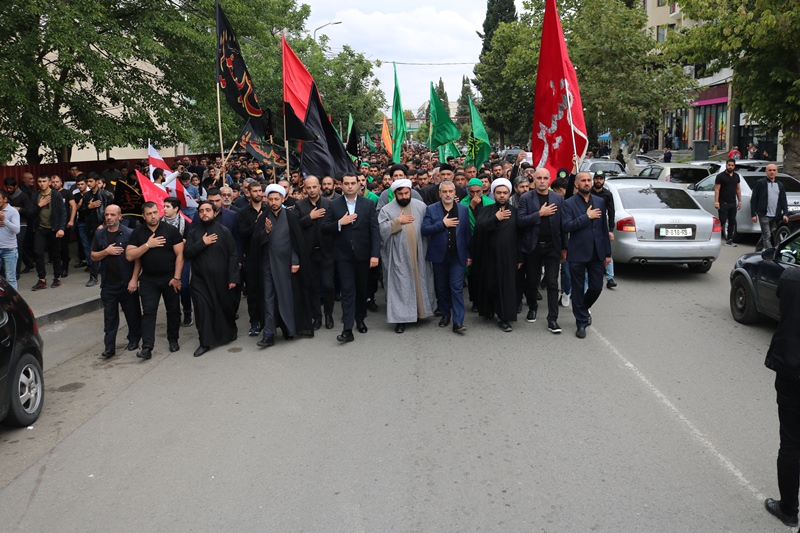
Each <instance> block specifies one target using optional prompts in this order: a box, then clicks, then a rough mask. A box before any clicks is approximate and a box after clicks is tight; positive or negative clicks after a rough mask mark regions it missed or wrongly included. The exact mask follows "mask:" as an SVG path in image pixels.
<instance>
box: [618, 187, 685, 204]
mask: <svg viewBox="0 0 800 533" xmlns="http://www.w3.org/2000/svg"><path fill="white" fill-rule="evenodd" d="M618 192H619V196H620V198H621V199H622V206H623V207H624V208H625V209H626V210H627V209H700V206H698V205H697V203H696V202H695V201H694V200H693V199H692V197H691V196H689V193H687V192H686V191H685V190H683V189H667V188H662V187H642V188H641V189H619V190H618Z"/></svg>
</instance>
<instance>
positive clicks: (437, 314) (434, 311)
mask: <svg viewBox="0 0 800 533" xmlns="http://www.w3.org/2000/svg"><path fill="white" fill-rule="evenodd" d="M433 316H442V312H441V311H439V307H438V306H437V307H436V309H434V310H433Z"/></svg>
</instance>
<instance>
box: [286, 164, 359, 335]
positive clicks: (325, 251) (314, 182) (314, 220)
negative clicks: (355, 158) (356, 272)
mask: <svg viewBox="0 0 800 533" xmlns="http://www.w3.org/2000/svg"><path fill="white" fill-rule="evenodd" d="M362 168H365V167H362ZM303 187H304V189H305V193H306V197H305V198H303V199H302V200H300V201H299V202H297V205H295V210H296V211H297V214H298V215H299V216H300V226H301V227H302V228H303V240H304V241H305V245H306V253H307V254H308V258H309V259H310V261H309V265H310V267H311V269H312V270H313V272H312V275H311V283H312V284H311V286H310V287H308V292H309V293H311V294H312V295H316V293H317V288H318V287H319V286H320V285H321V286H322V292H323V302H324V311H325V328H326V329H333V300H334V290H333V272H334V268H333V240H332V239H330V238H325V237H324V236H323V235H322V233H321V227H322V219H323V218H324V217H325V213H326V212H327V209H328V208H329V207H330V200H328V199H327V198H322V197H320V190H319V179H317V177H316V176H308V177H306V180H305V183H304V185H303ZM313 303H314V305H313V307H312V311H313V317H314V330H318V329H319V328H320V327H322V313H321V310H320V306H319V301H318V300H317V299H314V300H313Z"/></svg>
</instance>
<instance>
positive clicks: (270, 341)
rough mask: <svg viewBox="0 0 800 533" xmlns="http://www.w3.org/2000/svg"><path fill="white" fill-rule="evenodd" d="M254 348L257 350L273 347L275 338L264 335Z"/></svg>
mask: <svg viewBox="0 0 800 533" xmlns="http://www.w3.org/2000/svg"><path fill="white" fill-rule="evenodd" d="M256 346H258V347H259V348H266V347H267V346H275V336H274V335H267V334H266V333H264V337H263V338H262V339H261V340H260V341H258V342H257V343H256Z"/></svg>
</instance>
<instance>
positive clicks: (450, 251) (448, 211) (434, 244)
mask: <svg viewBox="0 0 800 533" xmlns="http://www.w3.org/2000/svg"><path fill="white" fill-rule="evenodd" d="M439 197H440V198H441V201H439V202H436V203H435V204H432V205H429V206H428V207H427V209H426V210H425V219H424V220H423V221H422V229H421V230H420V231H421V233H422V235H423V236H425V237H430V240H429V241H428V252H427V254H426V255H425V258H426V259H427V260H428V261H430V262H431V263H433V277H434V281H435V283H436V299H437V300H438V303H439V311H440V312H441V313H442V319H441V320H440V321H439V327H441V328H444V327H447V325H448V324H450V311H451V309H452V316H453V331H455V332H457V333H462V332H464V331H466V330H467V328H466V327H465V326H464V314H465V308H464V270H465V269H466V267H468V266H470V265H471V264H472V258H471V257H470V254H469V243H470V240H471V239H472V229H471V228H470V224H469V208H468V207H467V206H465V205H462V204H460V203H457V202H456V201H455V197H456V189H455V185H454V184H453V182H452V181H443V182H441V183H440V184H439Z"/></svg>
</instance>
